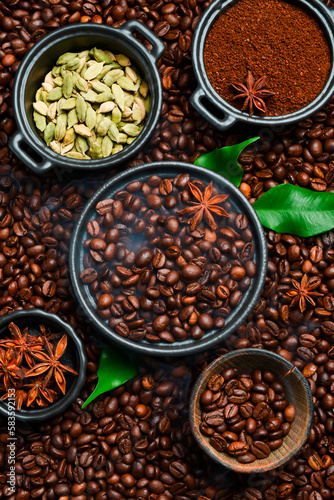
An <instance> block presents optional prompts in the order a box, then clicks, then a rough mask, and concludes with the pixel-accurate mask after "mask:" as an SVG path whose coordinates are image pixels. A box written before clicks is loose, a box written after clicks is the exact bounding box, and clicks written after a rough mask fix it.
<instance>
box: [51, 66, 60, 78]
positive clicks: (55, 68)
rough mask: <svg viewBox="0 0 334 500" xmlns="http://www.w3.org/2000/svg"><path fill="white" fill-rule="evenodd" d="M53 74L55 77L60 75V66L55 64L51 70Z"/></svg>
mask: <svg viewBox="0 0 334 500" xmlns="http://www.w3.org/2000/svg"><path fill="white" fill-rule="evenodd" d="M51 74H52V76H54V77H55V78H56V77H57V76H59V75H60V66H53V68H52V70H51Z"/></svg>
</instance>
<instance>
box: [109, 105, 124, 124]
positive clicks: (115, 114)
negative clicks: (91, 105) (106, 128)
mask: <svg viewBox="0 0 334 500" xmlns="http://www.w3.org/2000/svg"><path fill="white" fill-rule="evenodd" d="M111 119H112V121H113V122H114V123H115V124H116V125H117V124H118V123H119V122H120V121H121V120H122V113H121V111H120V109H119V108H118V107H116V108H114V109H113V110H112V113H111Z"/></svg>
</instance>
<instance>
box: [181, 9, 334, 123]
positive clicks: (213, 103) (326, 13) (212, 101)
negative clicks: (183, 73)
mask: <svg viewBox="0 0 334 500" xmlns="http://www.w3.org/2000/svg"><path fill="white" fill-rule="evenodd" d="M239 1H240V0H214V1H213V2H212V3H211V5H210V6H209V7H208V8H207V9H205V12H204V13H203V15H202V16H201V18H200V20H199V22H198V23H197V26H196V30H195V33H194V37H193V40H192V49H191V50H192V54H191V56H192V63H193V68H194V72H195V76H196V80H197V85H198V86H197V89H196V90H195V92H194V93H193V94H192V96H191V97H190V102H191V104H192V105H193V106H194V108H195V109H196V111H198V113H200V115H201V116H203V118H204V119H205V120H207V121H208V122H210V123H211V124H212V125H213V126H214V127H216V128H217V129H219V130H225V129H228V128H230V127H232V125H235V124H236V123H238V122H240V121H241V122H246V123H247V125H257V126H267V127H280V126H286V125H290V124H291V123H295V122H298V121H302V120H305V119H306V118H307V117H308V116H310V115H312V114H314V113H316V112H317V111H319V109H321V108H322V107H323V106H324V105H325V104H326V102H328V101H329V100H330V99H331V97H332V95H333V85H334V63H333V60H334V36H333V33H334V16H333V11H330V9H328V8H327V7H326V6H325V5H324V4H323V3H322V1H321V0H293V2H292V3H293V4H295V5H297V6H299V7H300V8H302V9H304V10H305V11H306V12H308V13H309V14H310V15H311V16H312V17H314V18H315V19H316V20H317V21H318V23H319V24H320V26H321V27H322V29H323V31H324V33H325V35H326V38H327V42H328V45H329V48H330V51H331V59H332V68H331V72H330V75H329V77H328V80H327V83H326V85H325V87H324V88H323V89H322V91H321V92H320V94H319V95H318V96H317V97H316V98H315V99H314V100H313V101H312V102H311V103H310V104H308V105H307V106H305V107H303V108H301V109H300V110H298V111H295V112H294V113H290V114H287V115H283V116H262V117H260V116H249V114H248V113H246V112H244V111H239V110H238V109H237V108H235V107H234V106H232V105H231V104H229V103H228V102H227V101H225V100H224V99H223V98H222V97H221V96H220V95H219V94H218V93H217V92H216V91H215V89H214V88H213V86H212V85H211V83H210V81H209V78H208V75H207V73H206V71H205V64H204V46H205V41H206V38H207V36H208V33H209V30H210V29H211V27H212V25H213V23H214V22H215V21H216V20H217V19H218V17H220V16H221V15H222V14H223V13H224V12H226V10H228V9H230V8H231V7H232V6H233V5H235V4H236V3H237V2H239ZM277 22H279V19H278V20H277Z"/></svg>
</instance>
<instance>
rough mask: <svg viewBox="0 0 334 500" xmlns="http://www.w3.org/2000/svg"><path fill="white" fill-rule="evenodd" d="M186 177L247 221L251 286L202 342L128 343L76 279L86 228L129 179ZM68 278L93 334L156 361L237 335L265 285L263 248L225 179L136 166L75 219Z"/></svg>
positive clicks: (189, 168) (251, 216) (253, 218)
mask: <svg viewBox="0 0 334 500" xmlns="http://www.w3.org/2000/svg"><path fill="white" fill-rule="evenodd" d="M183 172H185V173H189V174H190V175H191V176H192V177H193V178H201V179H202V180H203V181H204V182H206V183H209V182H210V181H213V183H214V185H215V186H216V187H218V188H219V189H220V190H221V191H222V192H223V193H226V194H230V198H229V201H230V202H231V203H232V205H234V210H236V211H239V212H242V213H245V214H246V215H247V217H248V220H249V223H250V227H251V229H252V232H253V236H254V244H255V256H254V260H255V262H256V265H257V274H256V276H255V277H254V278H253V279H252V284H251V286H250V288H249V289H248V290H247V292H246V293H245V294H244V295H243V297H242V300H241V302H240V304H239V305H238V306H237V307H236V308H235V309H234V310H233V311H232V312H231V313H230V314H229V316H228V317H227V318H226V323H225V326H224V328H223V329H221V330H217V329H213V330H211V331H209V332H206V333H205V334H204V336H203V337H202V339H200V340H194V339H190V338H189V339H187V340H185V341H175V342H174V343H173V344H166V343H163V342H158V343H154V344H152V343H149V342H148V341H145V340H142V341H139V342H134V341H131V340H129V339H127V338H124V337H120V336H119V335H118V334H117V333H115V331H114V330H113V329H112V328H111V327H110V326H109V325H108V323H107V321H104V320H102V319H101V318H100V317H99V316H98V315H97V313H96V303H95V299H94V297H93V295H92V294H91V293H90V290H89V285H84V284H83V283H82V282H81V280H80V273H81V272H82V271H83V269H84V265H83V257H84V255H85V253H86V252H87V250H86V249H84V246H83V243H84V241H85V240H86V239H87V238H88V233H87V230H86V225H87V223H88V222H89V221H90V220H93V219H94V218H95V217H96V212H95V205H96V203H97V202H98V201H100V200H103V199H104V198H112V197H113V195H114V193H115V192H116V191H118V190H120V189H124V187H125V185H126V184H127V183H129V182H131V181H134V180H142V181H143V180H146V179H147V178H148V177H149V176H150V175H153V174H155V175H159V176H165V177H169V178H170V177H173V176H176V175H177V174H180V173H183ZM69 266H70V276H71V282H72V285H73V289H74V293H75V295H76V298H77V300H78V302H79V304H80V306H81V308H82V310H83V313H84V315H85V316H86V317H87V320H88V321H89V322H90V323H91V324H92V325H93V326H94V327H95V328H96V332H100V333H101V335H102V336H103V337H104V338H105V339H106V340H109V341H111V342H115V343H116V344H118V345H119V346H121V347H123V348H128V349H131V350H133V351H137V352H140V353H142V354H150V355H156V356H184V355H187V354H193V353H196V352H200V351H203V350H206V349H208V348H209V347H212V346H214V345H215V344H218V343H219V342H221V341H222V340H223V339H224V338H226V337H227V336H228V335H230V334H231V332H233V331H234V330H236V329H237V328H238V327H239V326H240V325H241V324H242V323H243V321H244V320H245V319H246V318H247V316H248V315H249V314H250V313H251V312H252V310H253V308H254V306H255V304H256V302H257V300H258V298H259V296H260V294H261V291H262V287H263V284H264V280H265V277H266V271H267V244H266V239H265V235H264V232H263V229H262V226H261V223H260V221H259V219H258V217H257V215H256V213H255V211H254V209H253V208H252V206H251V205H250V203H249V202H248V200H247V199H246V198H245V196H244V195H243V194H242V193H241V192H240V191H239V190H238V189H237V188H236V187H235V186H234V185H233V184H232V183H231V182H229V181H228V180H226V179H225V178H223V177H221V176H220V175H218V174H216V173H215V172H212V171H210V170H206V169H204V168H202V167H198V166H196V165H192V164H189V163H180V162H156V163H150V164H147V165H140V166H139V167H135V168H132V169H130V170H127V171H125V172H123V173H121V174H118V175H116V176H115V177H113V178H112V179H111V180H109V181H108V182H106V183H105V184H103V185H102V186H101V188H100V189H99V190H98V191H97V192H96V193H95V195H94V196H93V197H92V198H91V199H90V200H89V201H88V203H87V204H86V206H85V208H84V210H83V211H82V213H81V214H80V217H79V218H78V220H77V223H76V226H75V228H74V231H73V234H72V240H71V246H70V256H69Z"/></svg>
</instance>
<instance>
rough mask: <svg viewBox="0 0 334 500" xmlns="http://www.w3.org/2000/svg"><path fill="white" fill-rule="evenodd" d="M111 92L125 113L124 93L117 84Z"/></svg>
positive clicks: (112, 87) (114, 84)
mask: <svg viewBox="0 0 334 500" xmlns="http://www.w3.org/2000/svg"><path fill="white" fill-rule="evenodd" d="M111 90H112V92H113V94H114V96H115V102H116V104H117V106H118V107H119V108H120V109H121V111H123V109H124V92H123V90H122V89H121V87H120V86H119V85H118V84H117V83H113V85H112V86H111Z"/></svg>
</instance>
